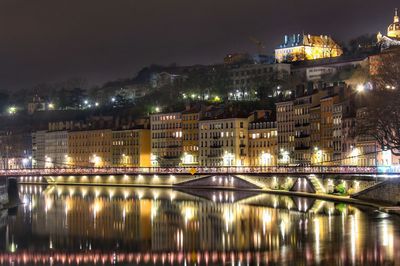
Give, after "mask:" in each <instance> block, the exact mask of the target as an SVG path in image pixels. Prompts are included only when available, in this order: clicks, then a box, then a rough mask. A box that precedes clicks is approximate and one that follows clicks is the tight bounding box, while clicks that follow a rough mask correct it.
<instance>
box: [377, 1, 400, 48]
mask: <svg viewBox="0 0 400 266" xmlns="http://www.w3.org/2000/svg"><path fill="white" fill-rule="evenodd" d="M377 41H378V45H379V46H380V47H381V49H382V50H385V49H387V48H389V47H392V46H400V18H399V15H398V9H397V8H396V9H395V11H394V18H393V23H392V24H390V25H389V26H388V29H387V35H386V36H384V35H382V33H380V32H379V33H378V35H377Z"/></svg>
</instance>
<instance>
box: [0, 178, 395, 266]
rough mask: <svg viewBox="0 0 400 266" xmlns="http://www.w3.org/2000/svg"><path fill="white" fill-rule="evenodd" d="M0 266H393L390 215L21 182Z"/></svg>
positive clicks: (331, 206) (205, 194) (248, 197)
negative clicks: (45, 185)
mask: <svg viewBox="0 0 400 266" xmlns="http://www.w3.org/2000/svg"><path fill="white" fill-rule="evenodd" d="M19 192H20V199H21V201H22V202H23V205H20V206H19V207H18V208H16V209H14V210H8V211H2V212H1V213H0V264H1V265H400V219H399V217H397V216H390V215H387V214H384V213H381V212H378V211H375V210H373V209H369V208H364V207H359V206H351V205H346V204H343V203H333V202H327V201H321V200H315V199H308V198H297V197H289V196H277V195H271V194H255V193H246V192H230V191H212V190H190V191H173V190H170V189H149V188H106V187H78V186H76V187H72V186H71V187H66V186H60V187H47V188H46V187H40V186H27V185H21V186H20V188H19Z"/></svg>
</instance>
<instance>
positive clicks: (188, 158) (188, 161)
mask: <svg viewBox="0 0 400 266" xmlns="http://www.w3.org/2000/svg"><path fill="white" fill-rule="evenodd" d="M193 162H194V159H193V155H192V154H188V153H187V152H185V153H184V154H183V156H182V164H191V163H193Z"/></svg>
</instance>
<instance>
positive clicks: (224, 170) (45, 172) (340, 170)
mask: <svg viewBox="0 0 400 266" xmlns="http://www.w3.org/2000/svg"><path fill="white" fill-rule="evenodd" d="M124 174H178V175H179V174H193V175H194V174H196V175H197V174H200V175H201V174H380V175H381V174H387V175H396V174H400V168H394V167H355V166H307V167H297V166H285V167H279V166H276V167H171V168H162V167H118V168H117V167H109V168H46V169H7V170H0V176H3V177H6V176H56V175H124Z"/></svg>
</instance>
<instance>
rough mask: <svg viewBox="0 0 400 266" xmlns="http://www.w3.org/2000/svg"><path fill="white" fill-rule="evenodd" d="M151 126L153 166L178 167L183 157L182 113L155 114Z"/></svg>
mask: <svg viewBox="0 0 400 266" xmlns="http://www.w3.org/2000/svg"><path fill="white" fill-rule="evenodd" d="M150 125H151V164H152V166H162V165H164V166H176V165H177V164H179V163H180V160H181V157H182V115H181V113H178V112H176V113H164V114H153V115H151V116H150Z"/></svg>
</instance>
